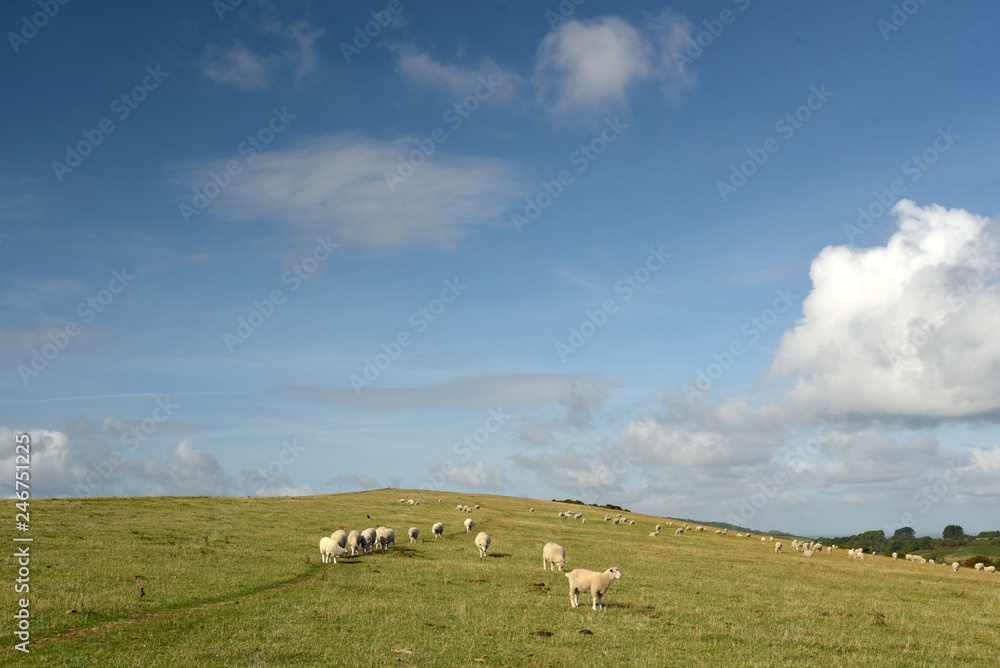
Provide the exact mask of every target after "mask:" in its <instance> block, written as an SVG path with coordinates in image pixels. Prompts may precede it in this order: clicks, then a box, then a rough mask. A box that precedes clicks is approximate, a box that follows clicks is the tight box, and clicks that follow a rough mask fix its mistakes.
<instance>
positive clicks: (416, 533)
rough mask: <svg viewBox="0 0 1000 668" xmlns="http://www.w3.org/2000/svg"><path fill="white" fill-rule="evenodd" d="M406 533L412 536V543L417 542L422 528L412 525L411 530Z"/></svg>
mask: <svg viewBox="0 0 1000 668" xmlns="http://www.w3.org/2000/svg"><path fill="white" fill-rule="evenodd" d="M406 534H407V535H408V536H409V537H410V542H411V543H416V542H417V536H419V535H420V529H418V528H417V527H410V530H409V531H407V532H406Z"/></svg>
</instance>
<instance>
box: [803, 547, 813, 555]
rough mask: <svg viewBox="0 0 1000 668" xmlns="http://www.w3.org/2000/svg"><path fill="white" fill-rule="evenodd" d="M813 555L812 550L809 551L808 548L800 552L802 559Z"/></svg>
mask: <svg viewBox="0 0 1000 668" xmlns="http://www.w3.org/2000/svg"><path fill="white" fill-rule="evenodd" d="M814 554H816V553H815V552H813V551H812V550H810V549H809V548H806V549H804V550H802V556H803V557H811V556H813V555H814Z"/></svg>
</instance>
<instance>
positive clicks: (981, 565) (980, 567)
mask: <svg viewBox="0 0 1000 668" xmlns="http://www.w3.org/2000/svg"><path fill="white" fill-rule="evenodd" d="M974 568H975V569H976V570H977V571H981V570H983V569H984V568H986V565H985V564H984V563H983V562H981V561H977V562H976V565H975V566H974Z"/></svg>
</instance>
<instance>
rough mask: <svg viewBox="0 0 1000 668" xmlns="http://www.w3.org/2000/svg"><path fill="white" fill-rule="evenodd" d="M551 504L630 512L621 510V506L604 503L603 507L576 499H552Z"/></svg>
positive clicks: (625, 509)
mask: <svg viewBox="0 0 1000 668" xmlns="http://www.w3.org/2000/svg"><path fill="white" fill-rule="evenodd" d="M552 501H553V503H575V504H576V505H578V506H593V507H594V508H607V509H608V510H620V511H622V512H623V513H630V512H632V511H631V510H629V509H628V508H622V507H621V506H616V505H613V504H610V503H606V504H604V505H603V506H602V505H600V504H597V503H584V502H583V501H580V500H578V499H552Z"/></svg>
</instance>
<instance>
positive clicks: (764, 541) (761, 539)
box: [760, 536, 767, 545]
mask: <svg viewBox="0 0 1000 668" xmlns="http://www.w3.org/2000/svg"><path fill="white" fill-rule="evenodd" d="M760 542H762V543H764V544H765V545H767V538H764V537H763V536H761V537H760Z"/></svg>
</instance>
